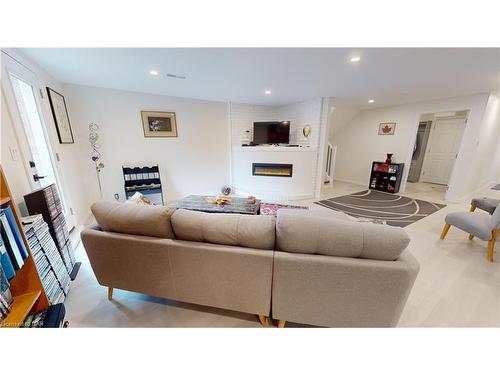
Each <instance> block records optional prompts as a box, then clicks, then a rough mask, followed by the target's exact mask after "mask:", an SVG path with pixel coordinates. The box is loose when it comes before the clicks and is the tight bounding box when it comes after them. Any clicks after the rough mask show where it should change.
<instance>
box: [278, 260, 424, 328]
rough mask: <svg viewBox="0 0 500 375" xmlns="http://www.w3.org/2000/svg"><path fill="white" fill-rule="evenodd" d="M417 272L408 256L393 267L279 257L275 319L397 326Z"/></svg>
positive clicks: (386, 263)
mask: <svg viewBox="0 0 500 375" xmlns="http://www.w3.org/2000/svg"><path fill="white" fill-rule="evenodd" d="M418 270H419V264H418V262H417V260H416V259H415V258H414V257H413V255H412V254H410V252H408V251H405V252H404V253H403V254H401V256H400V257H399V258H398V259H397V260H395V261H382V260H371V259H359V258H343V257H332V256H324V255H311V254H293V253H286V252H281V251H276V252H275V256H274V273H273V292H272V293H273V294H272V296H273V298H272V315H273V318H275V319H278V320H286V321H291V322H296V323H304V324H311V325H317V326H325V327H392V326H396V324H397V323H398V321H399V318H400V316H401V313H402V311H403V308H404V306H405V303H406V300H407V298H408V295H409V293H410V291H411V288H412V286H413V283H414V281H415V278H416V276H417V274H418Z"/></svg>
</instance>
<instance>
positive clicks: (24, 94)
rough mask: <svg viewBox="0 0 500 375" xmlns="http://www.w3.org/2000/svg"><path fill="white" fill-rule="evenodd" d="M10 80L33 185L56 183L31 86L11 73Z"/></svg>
mask: <svg viewBox="0 0 500 375" xmlns="http://www.w3.org/2000/svg"><path fill="white" fill-rule="evenodd" d="M10 81H11V83H12V88H13V90H14V96H15V99H16V103H17V108H18V109H19V114H20V116H21V120H22V124H23V128H24V133H25V134H26V140H27V141H28V145H29V149H30V153H31V156H32V160H31V161H30V162H31V165H30V166H31V167H32V172H35V173H34V174H33V175H32V176H33V184H34V186H35V187H45V186H49V185H51V184H54V183H56V174H55V171H54V166H53V164H52V160H51V157H50V152H49V148H48V145H47V142H46V140H45V134H44V131H43V125H42V121H41V118H40V114H39V112H38V108H37V105H36V99H35V94H34V92H33V87H32V86H31V85H30V84H29V83H27V82H25V81H23V80H22V79H20V78H18V77H16V76H15V75H13V74H10ZM33 164H34V167H33ZM33 168H34V170H33Z"/></svg>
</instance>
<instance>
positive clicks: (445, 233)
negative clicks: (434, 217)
mask: <svg viewBox="0 0 500 375" xmlns="http://www.w3.org/2000/svg"><path fill="white" fill-rule="evenodd" d="M450 227H451V224H445V225H444V228H443V231H442V232H441V237H440V238H441V239H442V240H444V238H445V237H446V235H447V234H448V231H449V230H450Z"/></svg>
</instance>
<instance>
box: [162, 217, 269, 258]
mask: <svg viewBox="0 0 500 375" xmlns="http://www.w3.org/2000/svg"><path fill="white" fill-rule="evenodd" d="M172 227H173V228H174V233H175V236H176V238H177V239H179V240H186V241H197V242H209V243H214V244H219V245H232V246H242V247H249V248H253V249H263V250H273V249H274V241H275V218H274V217H272V216H261V215H240V214H222V213H206V212H199V211H189V210H176V211H175V212H174V214H173V215H172Z"/></svg>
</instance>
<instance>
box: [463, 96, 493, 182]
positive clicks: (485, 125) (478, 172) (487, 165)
mask: <svg viewBox="0 0 500 375" xmlns="http://www.w3.org/2000/svg"><path fill="white" fill-rule="evenodd" d="M477 142H478V146H480V147H477V148H474V150H473V152H474V163H473V165H472V166H471V168H470V169H471V170H470V173H469V174H468V175H467V177H468V179H469V180H473V181H474V180H477V181H478V186H481V187H482V186H485V185H488V184H491V183H493V182H497V181H498V178H499V175H500V160H498V158H499V157H500V156H499V155H500V97H499V96H497V95H495V94H491V95H490V97H489V98H488V102H487V104H486V108H485V111H484V116H483V121H482V126H481V128H480V129H479V130H478V132H477ZM495 156H496V157H495ZM495 159H496V160H495Z"/></svg>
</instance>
